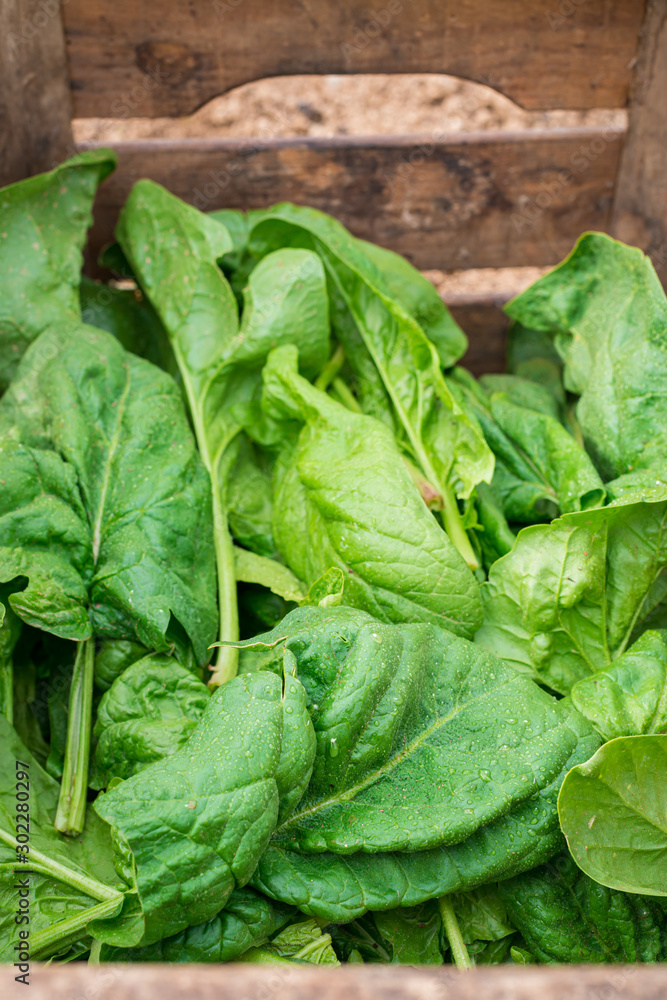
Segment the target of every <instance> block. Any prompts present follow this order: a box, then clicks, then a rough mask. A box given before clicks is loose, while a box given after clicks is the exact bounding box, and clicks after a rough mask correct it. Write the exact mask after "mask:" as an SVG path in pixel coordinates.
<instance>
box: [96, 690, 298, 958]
mask: <svg viewBox="0 0 667 1000" xmlns="http://www.w3.org/2000/svg"><path fill="white" fill-rule="evenodd" d="M313 743H314V738H313V735H312V728H311V726H310V721H309V718H308V714H307V712H306V707H305V696H304V693H303V689H302V688H301V685H300V684H299V682H298V681H297V680H296V679H295V678H294V677H291V676H289V675H287V676H286V677H285V691H284V694H283V688H282V683H281V678H279V677H277V676H275V675H274V674H270V673H255V674H247V675H245V676H243V677H238V678H235V679H233V680H232V681H230V682H229V683H227V684H224V685H223V686H222V687H221V688H220V689H219V690H218V691H217V692H216V693H215V695H214V696H213V697H212V698H211V699H210V700H209V703H208V705H207V708H206V711H205V713H204V715H203V717H202V719H201V720H200V722H199V723H198V725H197V727H196V728H195V730H194V732H193V734H192V735H191V737H190V739H189V740H188V742H187V743H186V744H185V745H184V746H183V747H181V749H180V750H177V751H176V752H175V753H174V754H172V755H171V756H169V757H166V758H165V759H164V760H162V761H159V762H158V763H155V764H152V765H150V766H149V767H147V768H145V769H144V770H143V771H141V772H140V773H139V774H135V775H134V776H133V777H131V778H128V780H127V781H124V782H122V783H121V784H120V785H117V786H116V787H114V788H113V789H111V790H110V791H108V792H106V793H105V794H103V795H101V796H99V797H98V798H97V800H96V802H95V810H96V811H97V813H98V814H99V815H100V816H101V817H102V818H103V819H106V820H107V822H109V823H110V824H111V825H112V827H114V828H115V829H116V830H117V831H118V832H119V833H120V835H121V837H122V838H123V840H124V841H125V842H127V844H128V845H129V847H130V849H131V851H132V854H133V857H134V863H135V864H136V884H137V889H138V892H139V896H140V899H141V904H142V907H143V919H144V934H143V939H142V941H141V943H142V944H152V943H153V942H155V941H157V940H159V939H160V938H163V937H169V936H171V935H173V934H178V933H179V932H181V931H183V930H185V928H186V927H190V926H194V925H197V924H201V923H203V922H205V921H207V920H210V919H212V918H213V917H215V916H216V914H218V913H219V912H220V910H221V909H222V908H223V907H224V905H225V903H226V902H227V900H228V899H229V897H230V895H231V893H232V891H233V890H234V889H235V888H236V887H237V886H242V885H244V884H245V883H246V882H247V881H248V880H249V878H250V876H251V875H252V873H253V871H254V869H255V867H256V865H257V861H258V859H259V857H260V855H261V853H262V852H263V850H264V849H265V847H266V845H267V844H268V841H269V839H270V837H271V834H272V832H273V829H274V827H275V824H276V822H277V819H278V815H279V810H280V807H281V802H282V803H285V802H287V803H290V801H291V796H292V795H293V794H294V789H295V788H296V789H299V788H301V789H302V787H303V785H304V784H305V783H307V781H308V777H309V775H310V770H311V768H312V759H313V752H314V746H313Z"/></svg>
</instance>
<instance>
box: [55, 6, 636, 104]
mask: <svg viewBox="0 0 667 1000" xmlns="http://www.w3.org/2000/svg"><path fill="white" fill-rule="evenodd" d="M643 8H644V0H611V2H610V0H503V2H493V3H491V2H489V0H378V2H377V3H376V4H370V3H368V2H367V0H336V2H335V3H333V2H331V0H206V2H190V3H184V2H182V0H164V2H163V3H160V4H156V3H155V2H154V0H114V3H113V4H109V2H108V0H68V2H67V4H66V6H65V7H64V15H65V26H66V31H67V39H68V44H69V59H70V66H71V75H72V88H73V97H74V112H75V116H76V117H81V118H87V117H95V116H102V117H113V118H125V117H138V116H139V117H156V116H160V115H163V116H169V115H185V114H189V113H190V112H192V111H194V110H195V109H196V108H198V107H200V106H201V105H202V104H204V103H205V102H206V101H208V100H210V99H211V98H212V97H215V96H216V95H218V94H222V93H224V92H225V91H227V90H230V89H231V88H232V87H237V86H239V85H240V84H242V83H247V82H248V81H250V80H257V79H261V78H264V77H271V76H283V75H286V74H298V73H450V74H453V75H455V76H460V77H465V78H467V79H470V80H475V81H477V82H479V83H484V84H488V85H489V86H490V87H493V88H494V89H496V90H499V91H500V92H501V93H503V94H506V95H507V96H508V97H511V98H512V99H513V100H515V101H516V102H517V103H518V104H521V105H522V106H523V107H526V108H536V109H539V108H592V107H622V106H624V105H625V103H626V99H627V94H628V86H629V81H630V69H629V66H630V63H631V61H632V59H633V57H634V55H635V51H636V46H637V35H638V31H639V29H640V27H641V23H642V17H643Z"/></svg>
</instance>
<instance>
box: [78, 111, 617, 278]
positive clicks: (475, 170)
mask: <svg viewBox="0 0 667 1000" xmlns="http://www.w3.org/2000/svg"><path fill="white" fill-rule="evenodd" d="M622 139H623V133H622V132H619V131H615V130H598V129H571V130H549V131H537V130H530V131H524V132H517V133H507V132H497V133H492V132H483V133H467V134H457V135H452V136H449V137H442V138H439V139H437V140H434V139H433V138H432V137H426V138H425V139H424V140H423V141H420V139H419V138H414V137H400V136H384V137H381V138H378V139H352V138H344V139H342V138H338V139H307V140H296V139H295V140H273V141H264V142H257V143H255V142H254V141H253V140H242V141H240V140H232V139H218V140H207V139H186V140H180V141H173V140H146V141H141V142H139V141H133V142H129V141H127V142H119V143H115V144H114V148H115V149H116V151H117V152H118V156H119V166H118V170H117V172H116V173H115V174H113V175H112V176H111V178H110V179H109V180H108V181H107V182H106V183H105V185H104V187H103V188H102V189H101V191H100V194H99V198H98V204H97V209H96V225H95V227H94V230H93V234H92V245H93V247H94V248H99V247H100V246H101V245H103V244H104V243H105V242H107V241H108V240H109V239H110V238H111V235H112V232H113V228H114V225H115V222H116V219H117V216H118V211H119V209H120V207H121V206H122V205H123V203H124V202H125V199H126V197H127V194H128V192H129V190H130V188H131V187H132V185H133V183H134V182H135V181H136V180H138V179H139V178H140V177H150V178H152V179H153V180H156V181H158V182H159V183H160V184H163V185H164V186H165V187H167V188H168V189H169V190H170V191H172V192H174V193H175V194H177V195H179V196H180V197H181V198H184V199H185V201H188V202H191V203H193V204H194V205H196V206H197V207H198V208H200V209H203V210H205V211H210V210H212V209H216V208H223V207H227V208H242V209H249V208H265V207H267V206H268V205H271V204H274V203H275V202H277V201H283V200H285V201H293V202H296V203H298V204H302V205H312V206H314V207H315V208H320V209H323V210H324V211H326V212H330V213H331V214H332V215H335V216H336V217H337V218H339V219H340V220H341V221H342V222H343V223H344V224H345V225H346V226H348V227H349V228H350V229H351V230H352V232H353V233H355V235H357V236H361V237H363V238H364V239H367V240H372V241H373V242H374V243H379V244H381V245H382V246H386V247H389V248H390V249H393V250H397V251H398V252H400V253H402V254H404V255H405V256H406V257H408V259H409V260H411V261H412V262H413V263H414V264H415V265H416V266H417V267H419V268H421V269H423V270H426V269H429V268H439V269H441V270H450V269H456V268H462V267H512V266H521V265H525V264H534V265H546V264H553V263H556V262H557V261H559V260H560V259H561V258H562V257H563V256H565V254H566V253H567V252H568V251H569V250H570V249H571V248H572V245H573V243H574V241H575V240H576V238H577V237H578V236H579V235H580V233H581V232H583V231H584V230H586V229H605V228H606V227H607V225H608V219H609V210H610V205H611V195H612V189H613V183H614V178H615V176H616V171H617V166H618V158H619V153H620V148H621V144H622Z"/></svg>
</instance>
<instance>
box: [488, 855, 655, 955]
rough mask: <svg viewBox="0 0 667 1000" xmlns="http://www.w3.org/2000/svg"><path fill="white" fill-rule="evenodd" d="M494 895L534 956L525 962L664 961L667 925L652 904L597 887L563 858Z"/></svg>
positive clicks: (503, 886) (509, 883) (504, 884)
mask: <svg viewBox="0 0 667 1000" xmlns="http://www.w3.org/2000/svg"><path fill="white" fill-rule="evenodd" d="M498 891H499V893H500V896H501V898H502V899H503V900H504V902H505V906H506V907H507V910H508V913H509V914H510V917H511V919H512V922H513V923H514V924H515V925H516V927H518V929H519V930H520V931H521V934H522V935H523V939H524V941H525V942H526V944H527V946H528V948H529V949H530V952H531V953H532V955H530V956H529V959H528V960H529V961H534V958H536V959H537V960H538V961H540V962H547V963H560V962H573V963H575V964H580V963H582V962H597V963H601V962H655V961H659V960H661V959H664V957H665V944H664V942H665V929H667V921H666V920H665V914H664V912H662V911H661V909H660V908H659V907H658V906H656V904H655V902H653V901H650V900H647V899H642V898H641V897H639V896H628V895H626V894H625V893H622V892H615V891H614V890H613V889H606V888H604V887H603V886H601V885H598V884H597V883H596V882H593V881H592V880H591V879H589V878H587V876H586V875H584V874H582V872H580V871H579V869H578V868H577V867H576V865H575V864H574V863H573V861H572V860H571V858H569V857H568V856H567V855H560V856H559V857H558V858H556V859H554V861H553V862H551V863H550V864H547V865H544V866H542V867H541V868H536V869H535V870H534V871H532V872H527V873H526V874H525V875H519V876H518V877H516V878H513V879H509V880H508V881H506V882H501V883H500V885H499V886H498ZM533 956H534V958H533ZM515 961H516V959H515Z"/></svg>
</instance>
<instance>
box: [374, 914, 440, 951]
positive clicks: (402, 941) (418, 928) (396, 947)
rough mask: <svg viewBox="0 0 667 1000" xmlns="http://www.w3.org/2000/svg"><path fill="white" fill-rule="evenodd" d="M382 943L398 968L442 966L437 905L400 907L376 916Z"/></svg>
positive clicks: (375, 920)
mask: <svg viewBox="0 0 667 1000" xmlns="http://www.w3.org/2000/svg"><path fill="white" fill-rule="evenodd" d="M373 920H374V922H375V926H376V927H377V930H378V933H379V935H380V937H381V940H382V943H383V945H384V947H385V949H386V951H387V952H388V954H389V955H390V958H389V959H388V961H390V962H392V963H393V964H397V965H442V961H443V960H442V952H441V951H440V935H441V933H442V925H441V921H440V915H439V913H438V908H437V905H436V904H435V903H434V902H432V903H423V904H422V905H421V906H405V907H398V908H397V909H395V910H385V911H384V912H383V911H380V912H378V913H374V914H373Z"/></svg>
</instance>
